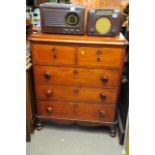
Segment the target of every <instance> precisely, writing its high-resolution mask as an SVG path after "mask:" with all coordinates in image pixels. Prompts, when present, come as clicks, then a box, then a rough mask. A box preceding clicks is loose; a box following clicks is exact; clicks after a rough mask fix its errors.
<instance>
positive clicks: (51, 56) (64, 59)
mask: <svg viewBox="0 0 155 155" xmlns="http://www.w3.org/2000/svg"><path fill="white" fill-rule="evenodd" d="M32 56H33V63H34V64H39V65H74V64H75V48H74V47H72V46H61V45H59V46H57V45H49V44H34V45H33V55H32Z"/></svg>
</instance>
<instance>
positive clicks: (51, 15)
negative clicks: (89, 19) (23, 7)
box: [44, 11, 65, 27]
mask: <svg viewBox="0 0 155 155" xmlns="http://www.w3.org/2000/svg"><path fill="white" fill-rule="evenodd" d="M44 19H45V26H61V27H62V26H65V25H64V17H63V16H62V13H61V12H60V13H59V12H56V11H45V12H44Z"/></svg>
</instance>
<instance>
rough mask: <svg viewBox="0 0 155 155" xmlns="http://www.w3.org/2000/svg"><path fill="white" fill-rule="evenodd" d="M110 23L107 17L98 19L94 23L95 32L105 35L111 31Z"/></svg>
mask: <svg viewBox="0 0 155 155" xmlns="http://www.w3.org/2000/svg"><path fill="white" fill-rule="evenodd" d="M111 26H112V25H111V21H110V20H109V18H107V17H101V18H98V19H97V21H96V30H97V31H98V32H99V33H102V34H105V33H108V32H109V31H110V29H111Z"/></svg>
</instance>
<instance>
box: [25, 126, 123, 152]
mask: <svg viewBox="0 0 155 155" xmlns="http://www.w3.org/2000/svg"><path fill="white" fill-rule="evenodd" d="M108 131H109V130H108V128H103V127H93V128H90V127H80V126H78V125H71V126H62V125H56V124H53V123H52V124H51V123H47V124H45V126H44V128H43V129H42V130H41V131H35V132H34V134H33V135H32V136H31V142H29V143H27V144H26V145H27V153H26V155H121V145H119V140H118V137H115V138H112V137H110V136H109V134H108Z"/></svg>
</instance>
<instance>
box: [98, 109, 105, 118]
mask: <svg viewBox="0 0 155 155" xmlns="http://www.w3.org/2000/svg"><path fill="white" fill-rule="evenodd" d="M99 115H100V117H102V118H103V117H104V116H105V113H104V111H103V110H101V111H99Z"/></svg>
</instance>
